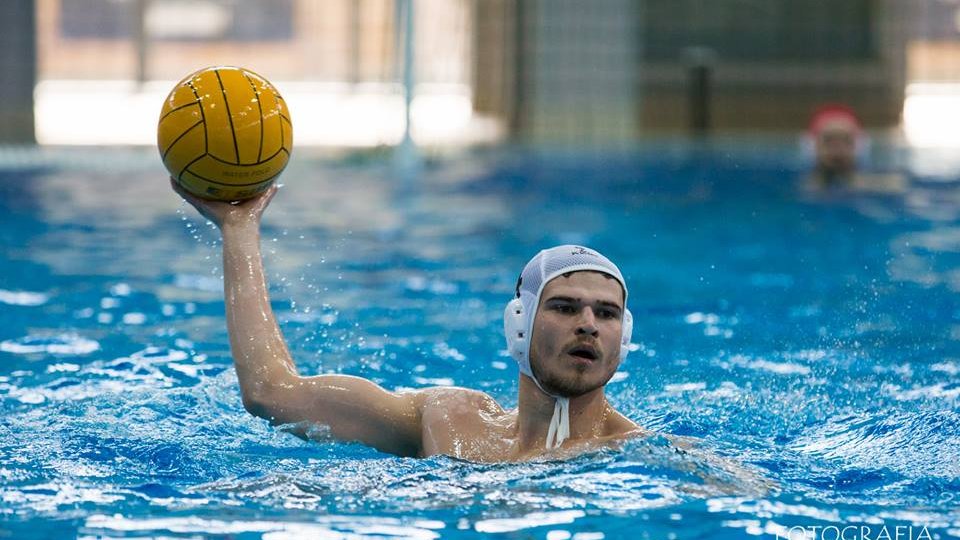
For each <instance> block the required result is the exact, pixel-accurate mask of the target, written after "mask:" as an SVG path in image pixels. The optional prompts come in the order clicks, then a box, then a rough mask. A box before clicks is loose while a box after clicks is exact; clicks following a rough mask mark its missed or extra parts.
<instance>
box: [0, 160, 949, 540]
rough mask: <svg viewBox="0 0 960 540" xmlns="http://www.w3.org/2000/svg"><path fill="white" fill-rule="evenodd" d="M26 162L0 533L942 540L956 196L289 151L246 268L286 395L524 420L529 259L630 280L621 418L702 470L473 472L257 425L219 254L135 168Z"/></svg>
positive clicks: (742, 170) (622, 166)
mask: <svg viewBox="0 0 960 540" xmlns="http://www.w3.org/2000/svg"><path fill="white" fill-rule="evenodd" d="M43 152H46V154H44V155H42V156H40V157H36V156H34V157H32V158H31V159H25V160H20V161H17V163H16V164H15V165H12V164H10V163H6V162H4V163H6V165H5V166H4V167H0V195H2V196H0V211H2V212H3V215H4V218H3V219H4V227H2V228H0V243H2V248H3V249H2V251H0V253H2V255H0V329H2V330H0V407H2V411H3V414H2V415H0V500H2V501H3V504H0V536H2V535H3V534H4V533H5V532H8V531H9V532H11V534H12V535H13V536H14V537H19V536H23V535H24V534H42V532H43V531H47V532H50V534H51V535H52V536H63V535H64V534H63V533H64V531H67V533H66V535H67V536H69V535H71V534H73V535H76V536H80V537H84V538H95V537H127V536H129V537H145V536H161V537H163V536H166V537H189V536H197V535H204V534H207V535H211V534H212V535H222V536H229V535H234V536H243V537H251V538H256V537H264V538H288V537H289V538H294V537H298V536H303V535H308V536H309V535H313V536H323V537H332V538H337V537H343V538H357V537H370V536H377V537H415V538H439V537H444V538H447V537H458V536H463V537H475V536H476V535H477V534H480V533H483V534H502V535H507V536H509V535H517V534H520V535H529V536H533V537H548V538H580V539H588V538H590V539H597V538H602V537H607V538H610V537H618V536H625V535H628V534H630V532H631V531H636V530H637V528H643V529H644V530H646V531H649V532H650V535H651V537H666V536H668V535H669V534H675V535H677V536H678V537H710V538H718V537H721V538H722V537H730V538H739V537H743V536H745V535H747V536H750V535H760V536H763V535H775V534H777V533H783V532H784V531H786V530H788V529H789V527H791V526H796V525H804V526H810V525H825V524H842V523H881V522H882V523H888V524H890V525H891V526H893V525H897V524H900V525H919V526H929V527H931V528H932V530H935V531H936V532H937V534H940V535H941V537H944V538H945V537H949V535H954V536H960V533H958V531H960V511H958V505H957V500H956V493H958V492H960V489H958V488H960V485H958V483H957V482H958V481H957V478H958V477H960V469H958V468H957V467H958V465H957V464H958V463H960V459H958V458H960V417H958V416H957V413H956V409H957V400H958V399H960V367H958V365H960V360H958V358H960V343H958V341H960V310H958V308H957V306H958V302H957V292H958V285H957V284H958V283H960V281H958V279H960V278H958V276H960V273H958V271H957V270H956V268H957V267H958V263H960V257H958V253H960V236H958V235H957V231H958V230H960V215H958V213H957V208H960V205H958V204H957V201H960V198H958V197H957V196H956V190H955V189H954V188H953V187H952V184H951V183H949V182H944V181H940V182H939V183H938V184H937V185H931V184H930V183H929V182H928V183H927V184H923V182H918V186H917V187H916V188H915V190H914V191H913V192H911V193H910V194H909V195H908V196H907V197H905V198H904V199H902V200H870V201H833V202H831V203H829V204H813V203H808V202H798V201H796V200H795V198H794V192H793V191H792V188H791V186H790V185H788V184H786V183H785V182H784V180H783V179H784V178H788V177H795V176H797V175H796V174H794V173H796V172H797V171H791V170H786V171H785V170H784V166H783V165H782V164H781V163H772V164H771V163H763V162H762V161H761V162H758V161H757V160H756V159H755V158H754V159H753V160H750V161H744V162H739V161H736V160H735V159H732V158H730V157H729V156H727V155H726V154H722V155H713V156H708V157H709V159H707V160H706V161H704V160H703V159H701V158H702V156H701V157H698V156H697V155H691V154H683V153H681V154H669V153H667V154H662V155H656V156H653V157H646V158H645V157H642V156H641V157H636V156H633V157H623V156H621V157H619V158H616V159H610V160H602V162H601V161H597V160H595V159H591V158H589V157H585V158H584V159H582V160H581V159H557V160H554V159H550V157H549V156H547V157H546V158H544V156H539V157H538V156H520V157H518V156H508V157H502V156H501V157H497V156H492V157H490V156H488V157H483V156H466V157H463V158H462V159H460V160H457V161H452V160H445V161H441V162H438V163H436V164H433V165H430V166H428V167H427V169H426V172H425V176H424V178H422V179H421V180H420V181H419V183H412V184H411V183H399V182H395V181H394V180H392V177H391V175H390V173H389V170H388V169H387V168H386V167H385V166H383V165H382V164H381V163H379V162H376V161H371V162H367V163H363V162H357V161H350V160H332V159H331V160H325V159H320V158H319V157H316V156H314V157H310V156H300V155H298V158H297V159H295V160H294V162H293V163H292V164H291V167H290V169H289V171H288V172H287V173H285V178H284V182H285V187H284V188H283V190H281V192H280V194H279V195H278V197H277V198H276V199H275V201H274V203H273V206H272V208H271V209H270V210H269V211H268V214H267V217H266V220H265V230H264V252H265V255H266V259H267V269H268V272H269V275H270V280H271V288H272V292H273V300H274V307H275V309H276V310H277V314H278V317H279V318H280V320H281V322H282V325H283V328H284V331H285V333H286V335H287V337H288V339H289V341H290V345H291V349H292V350H293V352H294V355H295V356H296V358H297V361H298V364H299V366H300V367H301V369H302V371H304V372H306V373H317V372H341V373H350V374H354V375H360V376H364V377H369V378H371V379H373V380H375V381H376V382H378V383H380V384H382V385H384V386H386V387H388V388H393V389H399V388H411V387H419V386H423V385H429V384H455V385H463V386H470V387H475V388H481V389H483V390H484V391H486V392H489V393H490V394H491V395H493V396H494V397H495V398H497V399H498V400H499V401H501V403H503V404H504V405H505V406H514V405H515V402H516V397H515V392H516V390H515V385H516V372H515V371H514V369H515V368H514V367H513V361H512V360H511V359H510V358H509V357H508V356H507V355H506V353H505V351H504V350H503V341H502V340H503V338H502V336H501V316H502V306H503V303H504V302H505V300H506V299H507V298H508V297H509V296H510V293H511V290H512V288H513V285H514V283H515V279H516V272H517V271H518V270H519V268H520V266H521V265H522V264H523V263H524V262H525V261H526V260H527V259H528V258H529V257H530V256H531V255H532V254H533V253H534V252H535V251H536V250H537V249H539V248H541V247H543V246H546V245H550V244H555V243H560V242H568V241H576V242H583V243H588V244H591V245H594V246H596V247H598V248H599V249H601V250H602V251H604V252H606V253H608V254H609V255H610V256H611V258H612V259H614V260H616V261H618V262H619V263H621V266H622V268H623V270H624V274H625V275H626V276H627V279H628V281H629V282H630V284H631V299H630V303H631V306H630V307H631V310H632V311H633V312H634V313H635V315H636V318H637V326H636V333H635V336H634V341H635V343H634V344H633V345H632V349H633V352H632V353H631V356H630V357H629V358H628V360H627V361H626V363H625V364H624V365H623V366H622V367H621V370H620V371H619V372H618V374H617V377H616V378H615V379H614V382H612V383H611V384H610V386H609V388H608V392H609V396H610V399H611V400H612V401H613V402H614V404H615V405H616V406H617V407H618V408H620V409H621V410H623V411H624V412H625V413H626V414H627V415H628V416H630V417H631V418H633V419H635V420H637V421H638V422H639V423H641V424H642V425H644V426H645V427H647V428H648V429H652V430H655V431H659V432H662V433H665V434H670V435H672V436H681V437H690V438H694V439H697V440H699V441H700V443H699V444H698V446H697V448H695V449H693V450H690V451H687V452H677V451H676V449H675V448H674V446H673V445H672V444H670V443H669V442H668V441H667V439H665V438H663V437H659V436H657V437H652V438H648V439H641V440H635V441H631V442H630V443H628V444H627V445H625V447H624V448H623V449H621V450H617V451H612V450H608V451H602V452H598V453H595V454H590V455H586V456H581V457H578V458H576V459H572V460H569V461H562V462H534V463H525V464H519V465H517V464H512V465H479V464H471V463H466V462H461V461H456V460H452V459H448V458H442V457H440V458H434V459H428V460H410V459H400V458H394V457H390V456H384V455H382V454H379V453H377V452H375V451H373V450H370V449H366V448H363V447H360V446H357V445H350V444H343V443H334V442H304V441H301V440H299V439H297V438H295V437H292V436H290V435H288V434H286V433H284V432H283V430H278V429H272V428H270V427H269V426H267V425H266V424H265V423H264V422H262V421H260V420H258V419H255V418H253V417H251V416H249V415H247V414H246V413H245V412H244V410H243V407H242V405H241V403H240V399H239V392H238V388H237V384H236V378H235V375H234V373H233V370H232V368H231V367H230V359H229V346H228V341H227V336H226V328H225V323H224V316H223V306H222V301H221V292H220V287H221V277H220V268H219V265H220V258H219V246H218V238H217V235H216V231H215V230H213V229H212V228H211V227H210V226H209V225H207V224H205V223H203V222H202V221H201V220H199V219H198V218H197V216H195V214H194V213H193V211H192V209H189V208H187V207H185V206H184V205H183V203H181V202H180V201H178V200H177V198H176V196H175V195H174V194H173V193H172V192H171V191H170V190H169V186H168V185H167V183H166V180H165V178H164V177H163V176H162V168H161V167H160V164H159V161H158V160H156V156H154V155H153V153H152V151H151V152H147V151H138V150H124V151H109V150H103V151H97V152H94V154H95V155H92V156H85V155H78V154H75V153H72V152H63V153H60V154H57V153H53V154H50V153H49V152H51V151H49V150H44V151H43ZM0 157H2V155H0ZM738 463H739V465H736V464H738ZM741 467H742V469H744V470H745V471H744V470H741ZM744 478H751V479H752V480H751V481H745V480H744ZM24 524H26V525H24ZM24 531H29V533H25V532H24Z"/></svg>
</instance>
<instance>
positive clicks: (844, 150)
mask: <svg viewBox="0 0 960 540" xmlns="http://www.w3.org/2000/svg"><path fill="white" fill-rule="evenodd" d="M809 134H810V136H811V137H812V138H813V144H814V152H815V160H816V161H815V164H814V170H813V171H812V172H811V173H810V175H809V176H808V177H807V179H806V181H805V182H804V190H805V191H807V192H810V193H814V194H832V193H843V192H855V193H874V194H897V193H902V192H904V191H906V189H907V181H906V178H904V177H903V176H902V175H899V174H892V173H888V174H877V173H865V172H861V171H858V170H857V154H858V152H859V151H860V150H861V148H862V146H863V144H864V135H863V129H862V128H861V125H860V120H859V119H858V118H857V116H856V114H855V113H854V112H853V110H852V109H850V108H849V107H847V106H845V105H825V106H823V107H821V108H820V109H818V110H817V112H816V113H814V115H813V118H812V119H811V121H810V127H809Z"/></svg>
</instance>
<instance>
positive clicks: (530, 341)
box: [171, 182, 642, 461]
mask: <svg viewBox="0 0 960 540" xmlns="http://www.w3.org/2000/svg"><path fill="white" fill-rule="evenodd" d="M171 185H172V186H173V189H174V190H175V191H177V193H179V194H180V195H181V196H182V197H183V198H185V199H186V200H187V201H189V202H190V203H191V204H192V205H193V206H194V207H195V208H196V209H197V210H198V211H199V212H200V213H201V214H203V215H204V216H205V217H206V218H208V219H210V220H211V221H212V222H214V223H215V224H216V225H217V226H218V227H219V228H220V230H221V233H222V235H223V271H224V297H225V298H224V299H225V302H226V317H227V329H228V332H229V335H230V348H231V352H232V355H233V360H234V365H235V366H236V370H237V378H238V380H239V382H240V391H241V394H242V396H243V404H244V406H245V407H246V409H247V410H248V411H249V412H251V413H252V414H255V415H257V416H259V417H262V418H265V419H267V420H269V421H270V422H271V423H272V424H274V425H280V424H283V425H292V426H294V428H293V431H294V432H295V433H297V434H298V435H300V436H303V437H306V436H307V434H308V432H310V433H313V432H316V431H317V430H316V427H317V426H326V427H327V428H329V433H330V434H331V435H332V436H333V437H335V438H337V439H341V440H345V441H359V442H361V443H364V444H367V445H370V446H373V447H375V448H377V449H379V450H381V451H384V452H390V453H393V454H397V455H401V456H417V457H426V456H431V455H435V454H444V455H449V456H453V457H457V458H461V459H467V460H472V461H515V460H524V459H530V458H535V457H538V456H541V455H543V454H544V453H546V452H557V451H558V450H560V451H563V452H573V453H575V452H579V451H583V450H587V449H591V448H595V447H597V446H598V445H603V444H607V443H609V442H612V441H617V440H622V439H623V438H625V437H627V436H630V435H636V434H639V433H641V432H642V431H641V429H640V428H639V427H638V426H637V425H636V424H634V423H633V422H632V421H630V420H629V419H627V418H626V417H625V416H623V415H622V414H620V413H619V412H617V411H616V410H615V409H614V408H613V406H611V405H610V403H609V402H608V401H607V399H606V394H605V391H604V389H605V385H606V384H607V382H608V381H609V380H610V378H611V377H612V376H613V374H614V373H615V372H616V370H617V367H618V366H619V365H620V363H621V362H622V361H623V359H624V357H625V356H626V353H627V345H628V344H629V343H630V333H631V329H632V326H633V324H632V318H631V315H630V312H629V311H628V310H627V308H626V300H627V287H626V283H625V282H624V279H623V276H622V275H621V273H620V270H619V269H618V268H617V267H616V265H614V264H613V263H612V262H610V261H609V260H607V259H606V258H605V257H604V256H602V255H600V254H599V253H597V252H596V251H593V250H591V249H588V248H585V247H580V246H559V247H555V248H552V249H548V250H544V251H541V252H540V253H538V254H537V255H536V256H535V257H534V258H533V259H532V260H531V261H530V262H529V263H527V265H526V267H525V268H524V269H523V272H522V274H521V276H520V280H519V281H518V283H517V288H516V297H515V298H514V299H513V300H511V301H510V302H509V303H508V305H507V307H506V309H505V311H504V330H505V333H506V338H507V346H508V348H509V351H510V354H511V355H512V356H513V357H514V358H515V359H516V360H517V363H518V364H519V366H520V383H519V396H518V407H517V408H516V409H512V410H505V409H503V408H502V407H501V406H500V405H499V404H498V403H497V402H496V401H495V400H494V399H493V398H491V397H490V396H488V395H487V394H485V393H483V392H479V391H476V390H470V389H465V388H456V387H434V388H424V389H419V390H414V391H405V392H390V391H387V390H385V389H384V388H381V387H380V386H378V385H376V384H374V383H373V382H371V381H369V380H366V379H363V378H360V377H353V376H347V375H317V376H309V377H308V376H302V375H300V374H299V373H298V371H297V368H296V365H295V364H294V361H293V358H292V357H291V355H290V352H289V350H288V348H287V345H286V342H285V341H284V338H283V335H282V333H281V331H280V327H279V326H278V324H277V322H276V319H275V317H274V314H273V310H272V309H271V307H270V298H269V294H268V290H267V284H266V277H265V275H264V269H263V261H262V258H261V255H260V219H261V216H262V215H263V211H264V210H265V209H266V207H267V205H269V203H270V201H271V199H272V198H273V196H274V195H275V194H276V192H277V187H276V186H271V187H270V189H268V190H267V191H266V192H265V193H263V194H261V195H259V196H256V197H254V198H252V199H249V200H247V201H244V202H242V203H239V204H229V203H226V202H217V201H208V200H203V199H199V198H197V197H195V196H193V195H191V194H190V193H188V192H186V191H184V190H183V189H182V188H181V187H179V186H178V185H177V184H176V183H175V182H171ZM321 431H323V430H321Z"/></svg>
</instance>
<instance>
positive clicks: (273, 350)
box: [222, 224, 297, 414]
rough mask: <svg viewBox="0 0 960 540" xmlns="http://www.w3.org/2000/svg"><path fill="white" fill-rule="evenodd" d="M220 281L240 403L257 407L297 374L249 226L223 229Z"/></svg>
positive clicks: (253, 230)
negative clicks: (221, 280) (222, 283)
mask: <svg viewBox="0 0 960 540" xmlns="http://www.w3.org/2000/svg"><path fill="white" fill-rule="evenodd" d="M222 232H223V280H224V301H225V303H226V315H227V331H228V332H229V334H230V350H231V352H232V354H233V361H234V365H235V366H236V369H237V378H238V379H239V381H240V390H241V392H242V394H243V399H244V404H245V405H247V408H248V409H251V412H254V413H255V414H257V413H256V411H254V410H253V409H252V408H251V405H252V406H253V407H258V406H259V405H261V404H262V402H263V400H264V399H266V397H267V396H268V395H269V394H270V393H271V392H272V391H274V390H276V389H277V388H278V387H280V386H284V385H287V384H290V383H291V382H292V381H293V380H294V378H295V377H296V375H297V371H296V366H295V365H294V363H293V359H292V358H291V357H290V352H289V351H288V349H287V345H286V342H285V341H284V339H283V334H282V333H281V332H280V327H279V325H277V321H276V318H275V317H274V314H273V309H272V308H271V307H270V296H269V294H268V291H267V282H266V277H265V275H264V269H263V260H262V258H261V256H260V233H259V229H258V227H257V226H256V225H255V224H243V225H236V226H232V225H224V226H223V227H222Z"/></svg>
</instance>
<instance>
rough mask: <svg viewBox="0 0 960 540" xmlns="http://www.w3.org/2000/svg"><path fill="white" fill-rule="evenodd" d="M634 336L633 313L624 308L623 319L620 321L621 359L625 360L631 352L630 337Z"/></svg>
mask: <svg viewBox="0 0 960 540" xmlns="http://www.w3.org/2000/svg"><path fill="white" fill-rule="evenodd" d="M632 337H633V313H630V310H629V309H627V308H626V307H624V308H623V321H621V322H620V361H621V362H623V361H624V359H626V357H627V353H628V352H630V339H631V338H632Z"/></svg>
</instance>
